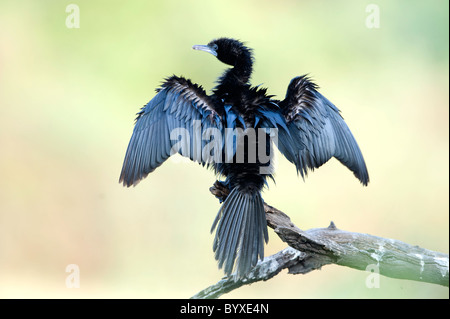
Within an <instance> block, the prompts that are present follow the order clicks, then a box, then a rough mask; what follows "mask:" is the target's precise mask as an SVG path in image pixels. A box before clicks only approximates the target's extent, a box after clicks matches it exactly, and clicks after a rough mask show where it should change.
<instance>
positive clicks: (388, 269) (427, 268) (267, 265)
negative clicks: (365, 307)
mask: <svg viewBox="0 0 450 319" xmlns="http://www.w3.org/2000/svg"><path fill="white" fill-rule="evenodd" d="M210 191H211V193H212V194H213V195H215V196H216V197H218V198H219V199H221V200H224V199H225V198H226V197H227V196H228V189H227V188H226V187H224V186H223V185H222V184H221V183H220V182H216V183H215V184H214V186H213V187H211V188H210ZM264 208H265V211H266V217H267V225H268V226H269V227H271V228H273V229H274V231H275V233H277V235H278V236H279V237H280V238H281V239H282V240H283V241H284V242H286V243H287V244H288V245H289V246H290V247H288V248H285V249H284V250H282V251H280V252H278V253H276V254H274V255H272V256H269V257H266V258H264V260H262V261H259V262H258V264H257V265H256V266H255V268H254V269H253V270H252V271H251V272H250V273H249V274H248V276H247V278H244V279H242V280H238V281H234V279H233V278H228V277H224V278H223V279H222V280H220V281H219V282H218V283H216V284H215V285H212V286H210V287H208V288H206V289H205V290H203V291H201V292H199V293H198V294H196V295H195V296H193V297H192V298H218V297H220V296H221V295H223V294H225V293H228V292H230V291H232V290H234V289H237V288H239V287H241V286H243V285H248V284H251V283H254V282H257V281H262V280H268V279H270V278H272V277H274V276H275V275H277V274H278V273H279V272H280V271H281V270H283V269H285V268H287V269H289V273H290V274H305V273H308V272H310V271H312V270H315V269H319V268H320V267H322V266H324V265H327V264H337V265H341V266H347V267H350V268H354V269H359V270H367V271H378V272H379V273H380V274H381V275H384V276H387V277H392V278H399V279H408V280H414V281H422V282H428V283H432V284H438V285H443V286H447V287H448V285H449V263H448V255H447V254H443V253H439V252H435V251H431V250H427V249H424V248H421V247H418V246H413V245H410V244H407V243H404V242H402V241H399V240H394V239H387V238H382V237H378V236H373V235H368V234H361V233H354V232H348V231H344V230H340V229H337V228H336V226H335V225H334V223H333V222H331V224H330V226H328V227H327V228H316V229H309V230H307V231H303V230H301V229H299V228H298V227H296V226H295V225H294V224H293V223H292V222H291V220H290V218H289V216H287V215H286V214H284V213H283V212H281V211H280V210H278V209H276V208H274V207H272V206H270V205H267V204H264Z"/></svg>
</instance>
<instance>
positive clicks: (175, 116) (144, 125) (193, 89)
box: [119, 76, 222, 187]
mask: <svg viewBox="0 0 450 319" xmlns="http://www.w3.org/2000/svg"><path fill="white" fill-rule="evenodd" d="M194 121H199V122H197V123H201V125H200V127H199V128H200V129H201V132H200V134H201V133H202V132H203V131H204V130H206V129H208V128H216V129H219V130H220V131H222V121H221V117H220V116H219V115H218V113H217V112H216V111H215V110H214V104H213V102H212V100H211V99H210V97H209V96H208V95H207V94H206V93H205V91H204V90H203V89H202V88H201V87H199V86H197V85H195V84H193V83H192V82H190V81H189V80H186V79H184V78H181V77H176V76H172V77H170V78H168V79H167V80H166V81H165V82H164V83H163V85H162V87H161V88H160V89H159V90H158V93H157V94H156V96H155V97H154V98H153V99H152V100H150V102H148V103H147V104H146V105H145V106H144V107H142V109H141V111H140V112H139V113H138V114H137V118H136V123H135V127H134V130H133V134H132V136H131V139H130V142H129V144H128V148H127V151H126V154H125V159H124V162H123V166H122V171H121V174H120V179H119V181H120V182H121V183H123V185H124V186H128V187H129V186H132V185H136V184H138V183H139V181H140V180H142V179H143V178H145V177H146V176H147V175H148V174H149V173H151V172H153V171H154V170H155V169H156V168H157V167H159V166H160V165H161V164H162V163H164V161H165V160H167V158H169V157H170V155H172V152H173V150H172V148H173V147H174V146H175V144H176V143H177V142H178V141H177V140H171V139H170V137H171V136H170V133H171V132H172V131H173V130H179V131H177V132H188V134H187V136H182V140H181V145H182V147H181V149H180V150H175V151H177V152H178V153H180V154H181V155H185V156H187V157H189V158H190V159H191V160H194V161H197V162H200V163H202V164H205V161H204V160H203V159H202V158H201V156H194V152H195V151H196V150H198V149H202V147H203V146H204V144H206V143H207V142H209V141H208V140H206V141H205V140H203V139H202V138H200V140H199V139H198V138H197V139H194V134H195V132H194V127H193V126H194ZM194 143H197V145H194ZM181 150H184V151H185V152H186V154H183V152H181ZM196 154H199V153H198V152H197V153H196ZM200 154H201V153H200ZM208 161H209V162H211V159H208Z"/></svg>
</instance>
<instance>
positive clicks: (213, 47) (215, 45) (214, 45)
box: [211, 43, 219, 51]
mask: <svg viewBox="0 0 450 319" xmlns="http://www.w3.org/2000/svg"><path fill="white" fill-rule="evenodd" d="M211 48H212V49H213V50H214V51H217V49H218V48H219V46H218V45H217V44H215V43H214V44H213V45H212V46H211Z"/></svg>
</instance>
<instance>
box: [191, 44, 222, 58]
mask: <svg viewBox="0 0 450 319" xmlns="http://www.w3.org/2000/svg"><path fill="white" fill-rule="evenodd" d="M192 48H193V49H194V50H200V51H205V52H208V53H211V54H212V55H214V56H217V52H216V50H214V49H213V48H211V47H210V46H208V45H198V44H197V45H194V46H193V47H192Z"/></svg>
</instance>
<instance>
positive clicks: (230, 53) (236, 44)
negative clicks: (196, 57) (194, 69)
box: [192, 38, 253, 66]
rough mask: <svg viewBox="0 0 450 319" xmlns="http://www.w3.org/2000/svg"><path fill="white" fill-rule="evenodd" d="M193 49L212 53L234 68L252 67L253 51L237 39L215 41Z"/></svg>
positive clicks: (195, 46)
mask: <svg viewBox="0 0 450 319" xmlns="http://www.w3.org/2000/svg"><path fill="white" fill-rule="evenodd" d="M192 48H193V49H194V50H201V51H205V52H208V53H211V54H212V55H214V56H215V57H216V58H217V59H218V60H219V61H221V62H223V63H225V64H228V65H232V66H241V65H247V64H250V65H251V64H252V62H253V57H252V50H251V49H250V48H247V47H246V46H245V45H244V43H242V42H241V41H239V40H235V39H230V38H220V39H215V40H212V41H211V42H209V43H208V44H207V45H194V46H193V47H192Z"/></svg>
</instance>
